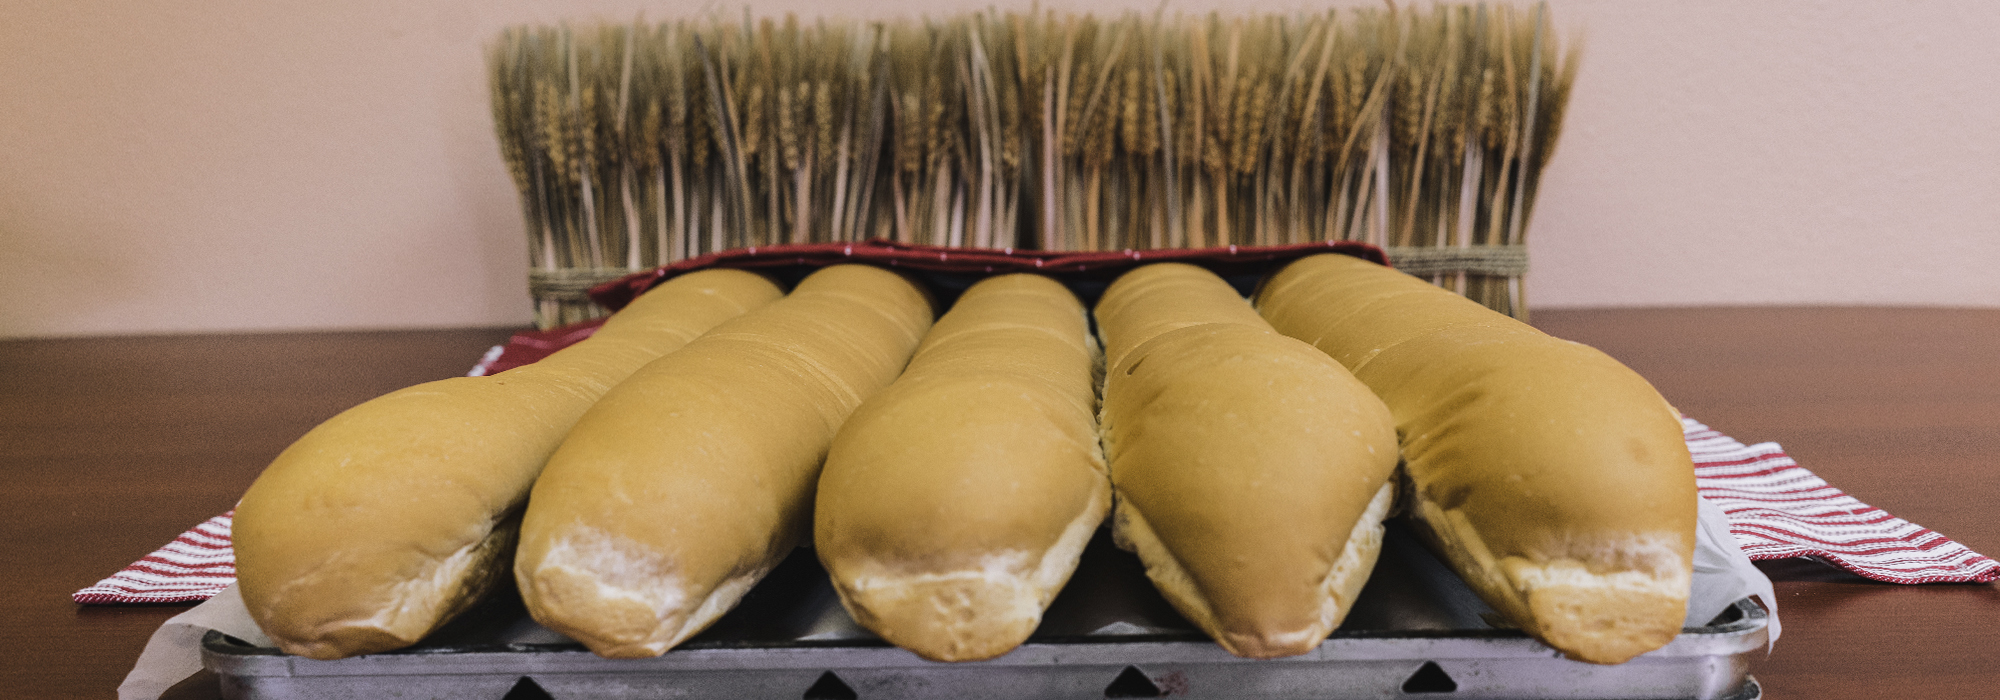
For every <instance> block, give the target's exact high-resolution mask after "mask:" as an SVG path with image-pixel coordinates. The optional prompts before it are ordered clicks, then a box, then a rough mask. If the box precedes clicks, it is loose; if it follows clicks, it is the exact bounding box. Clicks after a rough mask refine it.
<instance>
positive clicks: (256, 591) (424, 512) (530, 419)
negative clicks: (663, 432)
mask: <svg viewBox="0 0 2000 700" xmlns="http://www.w3.org/2000/svg"><path fill="white" fill-rule="evenodd" d="M779 295H780V292H779V290H778V288H777V286H776V285H774V284H772V283H771V282H769V281H768V280H765V279H764V278H762V277H760V276H757V275H754V274H751V273H747V272H740V271H734V270H712V271H706V272H697V273H693V274H689V275H686V276H683V277H679V278H676V279H673V280H670V281H668V282H666V283H665V284H663V285H661V286H660V287H658V288H656V289H654V290H652V291H651V292H649V293H647V294H645V295H644V296H641V297H639V298H638V299H637V300H635V301H634V302H633V303H632V304H631V305H630V306H629V307H628V308H626V309H625V310H624V311H622V312H620V313H618V314H617V315H615V316H613V317H612V318H611V319H610V320H608V321H606V322H605V324H604V327H603V328H602V329H600V330H598V331H597V333H596V334H595V335H593V336H592V337H591V338H589V339H587V340H584V341H582V342H581V343H578V344H576V345H575V346H572V347H570V348H567V349H564V350H562V351H560V352H557V353H555V354H553V355H551V356H549V357H548V358H546V359H544V360H542V361H541V362H537V363H535V364H532V365H528V366H525V367H520V368H517V369H513V370H510V371H507V372H503V373H500V374H498V375H494V376H490V377H458V378H453V379H445V380H442V381H436V382H430V383H426V384H421V385H418V386H414V387H410V388H407V389H403V390H400V391H396V392H393V393H390V394H387V395H384V396H381V397H379V398H376V399H373V400H371V401H368V402H366V403H363V404H361V405H359V406H356V407H354V408H351V409H348V410H347V411H345V412H342V413H340V414H339V415H336V416H334V417H333V418H332V419H329V420H328V421H326V422H325V423H323V424H321V425H320V426H319V427H316V428H314V429H312V431H311V432H308V433H306V435H305V436H304V437H301V438H299V440H298V442H296V443H294V444H293V445H292V446H291V447H289V448H287V449H286V450H285V451H284V452H283V453H281V454H279V455H278V457H277V459H276V460H274V461H273V462H272V463H271V465H270V467H268V468H266V469H265V470H264V473H263V474H262V475H260V476H259V477H257V481H256V483H254V484H252V485H251V486H250V490H249V492H247V493H245V494H244V495H243V501H242V503H241V504H239V505H238V506H237V507H236V519H235V526H234V540H235V542H234V544H235V550H236V572H237V580H238V582H239V584H240V585H241V588H242V592H243V601H244V603H245V604H246V605H247V606H248V607H249V610H250V614H251V616H252V617H253V618H254V619H256V621H257V625H258V626H259V627H261V628H263V630H264V632H265V634H268V635H270V637H271V639H272V640H274V641H275V642H276V643H277V645H278V647H279V648H280V649H283V650H284V651H285V652H287V653H291V654H297V655H300V656H308V657H312V658H315V659H333V658H339V657H343V656H350V655H354V654H366V653H372V652H379V651H386V650H389V649H395V648H397V647H402V646H405V645H408V644H411V643H413V642H416V641H417V640H418V639H420V638H422V637H423V636H424V635H425V634H428V633H429V632H430V631H431V630H432V629H434V628H436V627H437V626H438V624H439V623H441V622H442V621H444V620H445V619H447V618H449V617H451V616H452V615H453V614H456V613H457V612H458V611H459V610H461V609H463V608H464V607H465V606H467V605H469V604H470V603H472V602H473V601H474V600H476V599H477V598H478V597H479V596H480V595H481V594H483V593H484V592H485V591H486V589H487V588H488V587H489V586H490V585H491V584H492V583H494V582H495V581H497V580H498V579H497V577H498V576H501V575H504V573H505V571H506V561H507V557H508V555H509V554H510V553H511V551H512V543H513V538H514V534H515V533H514V527H513V525H514V523H516V522H517V521H516V520H515V519H514V518H513V516H516V515H518V514H519V510H520V506H521V505H522V503H523V502H524V500H525V499H526V498H527V494H528V487H529V485H530V484H532V483H533V481H534V479H535V475H536V474H537V473H539V472H540V471H541V469H542V465H543V463H544V462H546V461H547V459H548V457H549V453H550V452H553V451H554V450H555V448H556V445H557V444H558V443H559V442H560V441H561V440H562V437H563V435H564V433H566V432H568V430H569V428H570V426H571V424H573V423H575V422H576V420H577V418H578V417H579V416H581V415H583V413H584V410H585V409H587V408H589V407H590V405H591V403H592V402H594V401H596V400H597V398H598V397H599V396H601V395H603V394H604V392H605V391H606V390H608V389H610V388H611V386H612V385H614V384H617V383H618V382H619V381H620V380H623V379H624V378H625V377H626V376H627V375H630V374H631V373H632V372H633V371H634V370H637V369H638V368H639V367H640V366H642V365H644V364H645V363H647V362H648V361H651V360H652V359H654V358H657V357H659V356H660V355H662V354H664V353H666V352H668V351H671V350H674V349H677V348H679V347H680V346H681V345H683V344H685V343H687V342H688V341H689V340H692V339H694V337H695V336H698V335H700V334H702V333H703V332H705V331H707V330H708V329H709V328H711V327H714V326H715V325H716V324H718V323H721V322H722V321H723V320H725V319H728V318H731V317H733V316H736V315H738V314H741V313H743V312H744V311H746V310H749V309H751V308H755V307H758V306H761V305H763V304H765V303H768V302H770V301H772V300H774V299H776V298H778V296H779Z"/></svg>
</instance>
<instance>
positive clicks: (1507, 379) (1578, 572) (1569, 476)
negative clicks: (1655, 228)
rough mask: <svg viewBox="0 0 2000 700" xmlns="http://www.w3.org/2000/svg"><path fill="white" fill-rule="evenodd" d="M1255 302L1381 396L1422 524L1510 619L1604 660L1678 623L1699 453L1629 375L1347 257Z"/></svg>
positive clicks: (1276, 283)
mask: <svg viewBox="0 0 2000 700" xmlns="http://www.w3.org/2000/svg"><path fill="white" fill-rule="evenodd" d="M1258 305H1259V307H1260V309H1261V311H1262V313H1263V314H1264V316H1265V317H1266V318H1268V319H1270V321H1271V323H1272V324H1273V325H1274V326H1276V327H1277V329H1278V330H1279V331H1280V332H1283V333H1285V334H1287V335H1291V336H1293V337H1296V338H1300V339H1302V340H1305V341H1308V342H1311V343H1312V344H1313V345H1315V346H1317V347H1319V348H1320V349H1321V350H1323V351H1325V352H1326V353H1327V354H1328V355H1330V356H1332V357H1333V358H1334V359H1335V360H1338V361H1339V362H1340V363H1341V364H1343V365H1346V366H1347V367H1349V368H1350V369H1352V370H1354V374H1355V376H1357V377H1359V378H1360V379H1361V380H1362V381H1363V382H1365V383H1367V384H1368V386H1370V387H1372V388H1373V389H1374V390H1375V392H1376V393H1377V394H1379V395H1380V396H1381V397H1382V399H1383V400H1384V401H1385V402H1387V403H1388V405H1389V409H1390V410H1391V411H1392V412H1393V413H1394V414H1395V417H1396V427H1397V431H1398V433H1399V434H1400V435H1401V440H1402V450H1403V459H1404V460H1405V463H1406V465H1407V467H1406V469H1407V473H1408V474H1409V477H1410V480H1411V482H1412V485H1413V489H1412V491H1413V496H1414V501H1415V503H1414V504H1413V505H1412V510H1413V511H1414V514H1415V516H1416V518H1417V520H1418V523H1419V524H1420V525H1421V526H1422V529H1423V530H1424V531H1425V534H1426V537H1427V538H1428V539H1429V540H1430V541H1431V543H1432V544H1433V546H1434V547H1435V548H1436V549H1438V550H1439V551H1440V552H1441V553H1442V554H1444V556H1445V559H1446V560H1447V561H1448V563H1449V564H1450V565H1451V566H1452V567H1453V568H1454V569H1455V570H1456V571H1458V573H1459V575H1460V576H1462V577H1463V578H1464V579H1465V580H1466V582H1467V583H1468V584H1470V585H1471V586H1472V588H1473V589H1474V590H1475V591H1477V592H1479V594H1480V596H1481V597H1482V598H1484V599H1485V600H1486V602H1487V603H1488V604H1489V605H1492V606H1493V607H1494V609H1496V610H1498V611H1500V612H1501V613H1502V614H1503V615H1505V616H1506V618H1507V619H1508V620H1509V621H1511V622H1512V623H1513V624H1515V625H1517V626H1519V627H1520V628H1521V629H1523V630H1526V631H1527V632H1529V633H1530V634H1533V635H1534V636H1535V637H1536V638H1538V639H1540V640H1542V641H1543V642H1544V643H1547V644H1548V645H1549V646H1551V647H1554V648H1556V649H1558V650H1560V651H1562V652H1563V653H1564V654H1566V655H1568V656H1569V657H1570V658H1573V659H1578V660H1582V661H1589V662H1593V663H1600V664H1612V663H1621V662H1623V661H1626V660H1628V659H1630V658H1632V657H1634V656H1637V655H1639V654H1641V653H1644V652H1646V651H1650V650H1652V649H1656V648H1659V647H1660V646H1661V645H1664V644H1666V643H1667V642H1668V641H1669V640H1671V639H1673V637H1674V635H1675V634H1677V633H1679V631H1680V627H1681V622H1682V618H1683V616H1684V615H1685V612H1686V605H1687V597H1688V590H1689V585H1690V580H1691V578H1690V577H1691V567H1692V560H1691V559H1692V557H1693V551H1694V529H1695V484H1694V468H1693V467H1694V465H1693V462H1692V461H1691V459H1690V458H1689V456H1688V451H1687V444H1686V442H1684V441H1683V439H1682V437H1681V428H1680V421H1679V420H1678V418H1677V416H1676V414H1675V412H1674V410H1673V409H1672V408H1671V407H1669V406H1668V405H1667V402H1666V400H1665V399H1662V398H1661V397H1660V395H1659V393H1658V392H1656V391H1654V389H1653V388H1652V386H1651V385H1649V384H1647V383H1646V381H1645V380H1644V379H1642V378H1640V377H1639V375H1638V374H1636V373H1634V372H1633V371H1632V370H1630V369H1627V368H1626V367H1625V366H1624V365H1621V364H1619V363H1618V362H1617V361H1616V360H1613V359H1611V357H1609V356H1607V355H1605V354H1604V353H1601V352H1598V351H1597V350H1594V349H1592V348H1590V347H1587V346H1584V345H1581V344H1577V343H1571V342H1567V341H1562V340H1558V339H1555V338H1551V337H1549V336H1547V335H1545V334H1543V333H1541V332H1540V331H1537V330H1535V329H1534V328H1533V327H1531V326H1528V325H1527V324H1525V323H1521V322H1519V321H1515V320H1513V319H1511V318H1508V317H1507V316H1504V315H1502V314H1499V313H1497V312H1494V311H1490V310H1488V309H1486V308H1485V307H1483V306H1480V305H1479V304H1477V303H1474V302H1472V301H1470V300H1467V299H1465V298H1463V297H1460V296H1458V295H1456V294H1452V293H1451V292H1448V291H1445V290H1443V289H1439V288H1437V287H1435V286H1432V285H1431V284H1429V283H1426V282H1424V281H1422V280H1419V279H1417V278H1415V277H1411V276H1409V275H1405V274H1402V273H1400V272H1396V271H1393V270H1390V269H1388V268H1385V267H1382V266H1380V265H1376V264H1374V263H1370V262H1365V261H1361V260H1357V259H1354V258H1350V257H1346V256H1341V255H1319V256H1314V257H1311V258H1306V259H1303V260H1300V261H1298V262H1294V263H1292V264H1291V265H1289V266H1287V267H1286V268H1285V269H1283V270H1281V271H1280V272H1279V273H1278V274H1276V275H1275V276H1273V277H1272V278H1271V279H1270V280H1269V281H1268V282H1267V283H1266V284H1265V287H1264V289H1263V290H1262V292H1261V294H1260V296H1259V299H1258Z"/></svg>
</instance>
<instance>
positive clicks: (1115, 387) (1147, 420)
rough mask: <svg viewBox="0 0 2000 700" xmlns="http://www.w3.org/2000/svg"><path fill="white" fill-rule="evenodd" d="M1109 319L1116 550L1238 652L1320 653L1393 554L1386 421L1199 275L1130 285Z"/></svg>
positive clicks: (1163, 271) (1391, 455) (1210, 278)
mask: <svg viewBox="0 0 2000 700" xmlns="http://www.w3.org/2000/svg"><path fill="white" fill-rule="evenodd" d="M1096 314H1097V323H1098V329H1099V333H1101V334H1102V335H1103V338H1104V343H1105V351H1106V358H1107V363H1106V370H1107V372H1106V380H1105V387H1104V410H1103V425H1102V430H1103V434H1104V445H1105V452H1106V454H1107V455H1108V456H1109V457H1110V464H1111V481H1112V485H1113V488H1114V490H1115V492H1116V494H1117V505H1116V513H1115V515H1114V516H1113V517H1114V534H1115V535H1116V536H1117V537H1118V539H1119V541H1120V544H1121V545H1122V546H1126V547H1127V548H1128V549H1135V550H1136V551H1137V552H1138V554H1139V558H1140V559H1141V560H1142V561H1144V562H1145V564H1146V575H1147V576H1148V577H1149V578H1151V579H1152V581H1153V583H1154V584H1155V585H1156V586H1157V587H1158V588H1159V589H1160V592H1161V593H1162V594H1163V595H1165V597H1166V598H1167V600H1168V602H1170V603H1172V604H1173V605H1174V607H1175V609H1177V610H1179V611H1180V612H1181V614H1182V615H1184V616H1186V617H1187V618H1188V619H1189V620H1191V621H1193V622H1194V623H1195V624H1196V625H1198V626H1199V627H1200V628H1201V629H1202V630H1203V631H1206V632H1207V633H1208V634H1209V635H1210V636H1212V637H1214V638H1215V640H1216V641H1217V642H1219V643H1221V645H1222V646H1223V648H1225V649H1228V650H1229V651H1230V653H1233V654H1236V655H1238V656H1247V657H1255V658H1269V657H1278V656H1289V655H1295V654H1301V653H1305V652H1307V651H1311V650H1312V649H1313V648H1314V647H1316V646H1318V645H1319V643H1320V641H1321V640H1324V639H1325V638H1326V636H1327V634H1329V633H1330V632H1332V631H1333V629H1334V628H1336V627H1338V626H1339V625H1340V622H1341V620H1342V619H1343V618H1344V617H1345V616H1346V614H1347V611H1348V609H1349V607H1350V606H1352V605H1353V603H1354V598H1355V596H1356V595H1358V594H1359V593H1360V590H1361V586H1362V584H1363V583H1364V582H1365V581H1366V580H1367V578H1368V574H1369V573H1370V572H1371V571H1372V570H1373V569H1374V563H1375V557H1376V554H1377V553H1378V552H1379V551H1380V548H1381V543H1382V525H1381V523H1382V519H1383V518H1384V517H1386V516H1387V515H1388V512H1389V509H1390V506H1391V505H1392V503H1393V500H1394V493H1395V490H1394V488H1393V485H1392V483H1391V481H1390V475H1391V474H1392V472H1393V471H1394V470H1395V467H1396V443H1395V433H1394V429H1393V426H1392V423H1391V421H1390V418H1389V412H1388V410H1387V409H1386V408H1384V407H1383V405H1382V402H1381V401H1380V400H1378V399H1376V398H1375V396H1374V395H1373V394H1371V393H1369V391H1368V389H1367V388H1366V387H1364V386H1362V385H1361V383H1360V382H1358V381H1356V380H1355V379H1354V377H1353V376H1351V375H1349V374H1348V372H1347V371H1346V370H1345V369H1344V368H1342V367H1341V366H1340V365H1339V364H1336V363H1334V362H1332V361H1331V360H1329V359H1328V358H1327V357H1326V355H1325V354H1324V353H1321V352H1319V351H1317V350H1315V349H1313V348H1312V347H1311V346H1309V345H1306V344H1305V343H1301V342H1299V341H1297V340H1293V339H1291V338H1287V337H1285V336H1282V335H1279V334H1277V333H1276V332H1273V331H1272V330H1271V327H1270V325H1269V324H1267V323H1265V322H1264V320H1263V319H1261V318H1259V317H1258V316H1257V312H1256V311H1255V310H1253V309H1252V308H1251V306H1250V304H1249V302H1247V301H1245V300H1244V299H1243V297H1242V296H1240V295H1238V294H1237V293H1236V291H1235V290H1234V289H1233V288H1231V287H1230V286H1229V285H1228V284H1227V283H1225V282H1224V281H1223V280H1222V279H1221V278H1218V277H1216V276H1215V275H1214V274H1212V273H1210V272H1208V271H1206V270H1202V269H1201V268H1197V267H1192V266H1188V265H1180V264H1156V265H1150V266H1146V267H1142V268H1139V269H1137V270H1134V271H1132V272H1130V273H1127V274H1125V275H1124V276H1123V277H1120V278H1119V279H1118V281H1116V282H1114V283H1113V284H1112V285H1111V287H1110V288H1109V289H1107V290H1106V291H1105V293H1104V298H1103V300H1102V301H1101V302H1099V304H1098V306H1097V309H1096Z"/></svg>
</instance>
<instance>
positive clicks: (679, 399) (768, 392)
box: [514, 265, 932, 658]
mask: <svg viewBox="0 0 2000 700" xmlns="http://www.w3.org/2000/svg"><path fill="white" fill-rule="evenodd" d="M931 315H932V310H931V306H930V300H929V298H928V297H927V296H926V295H925V294H924V293H923V292H922V291H920V290H919V289H918V288H917V287H915V286H914V285H912V284H911V283H910V282H908V281H907V280H904V279H903V278H902V277H899V276H897V275H895V274H893V273H890V272H887V271H884V270H879V269H876V268H872V267H865V266H859V265H841V266H835V267H829V268H825V269H822V270H820V271H818V272H815V273H813V274H812V275H811V276H809V277H807V278H806V279H805V280H804V281H803V282H801V283H800V284H799V286H798V288H797V289H796V290H794V291H793V292H792V294H791V295H790V296H788V297H786V298H784V299H782V300H779V301H777V302H774V303H772V304H770V305H767V306H765V307H763V308H760V309H758V310H756V311H753V312H751V313H748V314H745V315H743V316H742V317H740V318H737V319H734V320H732V321H730V322H728V323H725V324H723V325H721V326H719V327H717V328H716V329H715V330H714V331H711V332H710V333H709V334H707V335H705V336H702V337H701V338H700V339H697V340H695V341H694V342H692V343H689V344H688V345H687V347H685V348H682V349H681V350H680V351H678V352H675V353H672V354H670V355H667V356H665V357H662V358H660V359H659V360H657V361H655V362H653V363H651V364H648V365H647V366H646V367H644V368H643V369H641V370H639V371H638V372H637V373H635V374H633V375H632V377H631V378H630V379H628V380H626V381H625V382H624V383H622V384H620V385H618V387H617V388H616V389H613V390H612V391H611V392H610V393H609V394H607V395H605V397H604V399H603V400H601V401H599V402H598V404H597V405H596V406H594V407H592V408H591V409H590V411H589V412H588V413H587V414H585V415H584V417H583V418H582V419H580V420H578V421H577V424H576V427H575V428H574V429H572V430H571V431H570V434H569V436H568V437H567V438H565V439H564V440H563V443H562V446H561V447H560V448H557V450H556V452H555V454H554V455H553V456H552V457H550V458H549V466H548V468H547V469H546V470H545V471H544V472H543V473H542V477H541V478H540V479H539V480H537V481H536V482H535V486H534V491H533V494H532V496H530V498H529V502H528V509H527V514H526V515H525V516H524V518H523V521H522V525H521V545H520V551H519V554H518V556H517V557H516V559H515V565H514V576H515V580H516V582H518V583H519V584H520V588H521V596H522V599H523V600H524V601H526V603H527V606H528V611H529V613H531V614H532V615H533V616H534V618H535V620H536V621H538V622H541V623H542V624H543V625H545V626H547V627H549V628H550V629H554V630H556V631H558V632H561V633H563V634H566V635H569V636H570V637H572V638H574V639H576V640H578V641H581V642H583V643H584V644H585V645H586V646H588V647H590V649H591V650H592V651H594V652H596V653H598V654H599V655H601V656H606V657H612V658H636V657H646V656H658V655H660V654H662V653H664V652H666V650H667V649H669V648H672V647H673V646H674V645H676V644H679V643H680V642H681V641H683V640H685V639H687V638H688V637H690V636H692V635H694V634H695V633H697V632H700V631H701V630H702V629H704V628H706V627H707V626H708V625H709V624H710V623H712V622H714V621H715V619H716V618H718V617H721V616H722V614H723V613H724V612H727V611H728V610H729V609H730V608H731V607H732V606H734V605H735V604H736V601H737V600H739V599H740V598H742V596H743V594H744V593H745V592H747V591H748V590H749V589H750V587H751V586H752V585H754V584H755V583H756V582H757V581H758V580H759V579H761V578H763V576H764V574H765V573H766V572H768V571H769V570H770V569H771V567H773V566H775V565H777V563H778V562H779V561H780V560H781V559H783V558H784V557H785V555H786V554H788V553H790V552H791V550H792V549H793V547H794V546H795V545H796V544H797V543H798V542H799V541H800V539H801V538H802V537H803V536H804V535H805V528H807V527H808V526H809V525H810V524H811V509H812V498H813V486H814V484H815V483H817V481H818V479H819V471H820V463H821V461H822V460H823V459H824V458H825V456H826V451H827V447H828V444H829V443H831V442H832V440H833V435H834V433H835V431H837V430H839V428H840V425H841V423H842V422H843V421H845V420H846V418H847V415H848V413H849V412H851V411H853V410H854V408H855V407H856V406H857V405H859V404H860V403H861V402H862V400H864V399H866V398H867V397H868V396H869V395H870V394H873V393H875V392H876V391H877V390H879V389H881V388H882V387H883V386H886V385H888V384H889V382H890V381H891V380H893V379H895V377H896V374H897V373H898V372H900V371H901V370H902V369H903V365H904V364H905V363H906V362H908V361H909V358H910V353H911V352H912V351H913V350H915V348H916V345H917V342H918V340H919V339H921V338H922V337H923V334H924V331H925V330H927V329H928V328H929V327H930V325H931Z"/></svg>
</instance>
